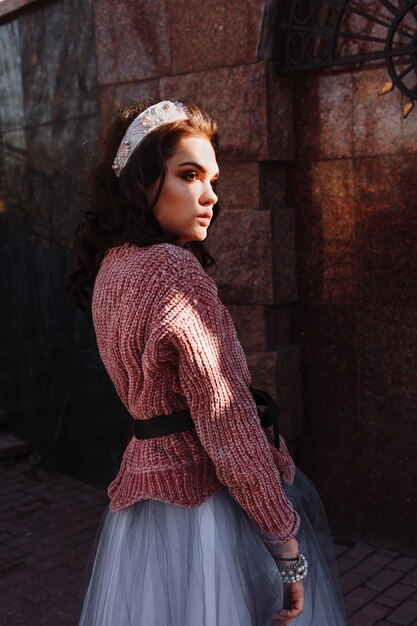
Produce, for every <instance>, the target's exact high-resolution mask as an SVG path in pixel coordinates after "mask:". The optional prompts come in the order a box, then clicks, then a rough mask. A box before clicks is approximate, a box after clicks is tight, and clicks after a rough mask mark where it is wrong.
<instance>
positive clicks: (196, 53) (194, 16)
mask: <svg viewBox="0 0 417 626" xmlns="http://www.w3.org/2000/svg"><path fill="white" fill-rule="evenodd" d="M170 5H171V15H170V18H171V19H170V23H171V41H172V70H173V73H174V74H180V73H185V72H190V71H196V70H203V69H204V70H205V69H209V68H214V67H225V66H227V65H243V64H247V63H253V62H254V61H256V60H257V49H258V41H259V38H260V32H261V26H262V15H263V10H264V5H265V2H264V1H263V0H255V1H253V2H243V3H242V2H239V1H238V0H220V1H219V0H196V1H194V2H193V3H192V6H190V3H189V2H187V1H186V0H175V2H174V1H173V2H171V3H170Z"/></svg>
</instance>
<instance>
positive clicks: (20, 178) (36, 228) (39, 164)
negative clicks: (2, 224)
mask: <svg viewBox="0 0 417 626" xmlns="http://www.w3.org/2000/svg"><path fill="white" fill-rule="evenodd" d="M96 141H97V118H96V116H93V117H87V116H84V117H78V118H74V119H71V120H61V121H58V122H53V123H51V124H43V125H38V126H29V127H27V128H25V129H23V130H16V131H10V132H7V133H3V136H2V143H3V150H4V188H5V197H6V202H7V205H8V207H9V209H10V211H15V212H16V214H18V215H20V216H21V217H22V218H23V219H22V223H21V228H23V229H24V230H25V231H27V229H28V228H29V229H32V233H31V235H33V233H35V234H36V235H37V236H39V237H41V238H42V239H44V240H50V241H54V243H58V244H62V245H66V246H69V244H70V241H71V240H72V237H73V233H74V229H75V226H76V224H77V223H78V221H79V217H80V210H81V209H82V208H83V201H82V199H81V198H80V191H81V190H82V189H83V186H84V184H85V178H84V177H85V173H86V171H87V170H88V168H89V167H90V165H91V163H92V162H94V160H95V158H96V153H97V151H96ZM63 202H64V203H65V210H63ZM15 227H16V228H18V227H19V226H18V225H17V224H16V225H15ZM10 234H11V235H12V236H13V235H16V234H17V233H16V231H15V232H14V233H12V232H11V233H10Z"/></svg>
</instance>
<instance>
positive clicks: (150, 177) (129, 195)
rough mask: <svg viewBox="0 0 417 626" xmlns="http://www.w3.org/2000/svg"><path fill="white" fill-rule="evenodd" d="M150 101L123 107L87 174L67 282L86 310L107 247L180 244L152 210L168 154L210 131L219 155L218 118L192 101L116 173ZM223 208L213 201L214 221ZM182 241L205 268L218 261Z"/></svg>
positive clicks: (198, 243) (201, 246)
mask: <svg viewBox="0 0 417 626" xmlns="http://www.w3.org/2000/svg"><path fill="white" fill-rule="evenodd" d="M148 106H150V103H149V101H140V102H138V103H135V104H133V105H130V106H128V107H125V108H123V109H120V110H119V112H118V114H117V116H116V118H115V119H114V120H113V122H112V123H111V124H110V125H109V126H108V129H107V131H105V133H104V135H103V136H102V137H101V146H100V149H99V154H100V155H101V157H100V158H99V162H98V164H97V165H95V166H94V167H93V168H92V169H91V171H90V174H89V176H88V181H87V182H88V186H87V192H86V193H85V194H84V195H85V197H86V199H87V209H86V210H84V211H83V214H82V215H83V218H82V220H81V222H80V224H79V225H78V226H77V228H76V231H75V237H74V244H73V250H74V257H75V269H74V271H73V272H72V274H71V275H70V277H69V280H68V284H67V286H66V292H67V293H68V294H69V295H70V296H71V298H72V299H73V300H74V301H75V302H76V304H77V305H78V306H79V307H80V308H81V309H84V310H85V309H86V308H87V304H88V302H89V298H90V295H89V287H91V286H92V285H93V283H94V280H95V277H96V275H97V272H98V270H99V267H100V263H101V261H102V259H103V257H104V254H105V252H106V250H108V249H109V248H113V247H115V246H119V245H122V244H124V243H130V244H134V245H136V246H139V247H142V246H149V245H153V244H159V243H172V244H174V245H180V242H179V238H178V237H177V236H176V235H172V234H171V235H168V234H164V232H163V229H162V227H161V226H160V224H159V222H158V221H157V219H156V217H155V216H154V213H153V210H152V209H153V207H154V206H155V205H156V203H157V202H158V199H159V196H160V194H161V191H162V188H163V185H164V183H165V180H166V175H167V169H166V160H167V159H169V158H170V157H171V156H172V155H173V153H174V152H175V147H176V146H177V145H178V143H179V142H180V141H181V140H182V139H183V138H185V137H193V136H202V137H205V138H207V139H208V140H209V141H210V143H211V144H212V146H213V149H214V151H215V154H216V157H217V158H218V153H219V143H218V134H217V124H216V122H215V120H214V119H213V118H212V117H211V116H209V115H208V114H207V113H206V112H204V111H202V110H201V109H200V108H198V107H197V106H195V105H191V104H187V109H188V112H189V115H188V118H187V119H186V120H180V121H177V122H172V123H170V124H165V125H163V126H160V127H159V128H156V129H154V130H153V131H152V132H150V133H149V134H148V135H146V136H145V138H144V139H143V140H142V142H141V143H140V144H139V146H138V147H137V148H136V149H135V150H134V151H133V153H132V155H131V157H130V158H129V161H128V162H127V164H126V165H125V167H124V168H123V169H122V170H121V172H120V176H119V177H117V176H116V175H115V173H114V171H113V169H112V165H113V161H114V158H115V156H116V152H117V150H118V147H119V145H120V142H121V141H122V139H123V136H124V134H125V132H126V130H127V128H128V126H129V125H130V124H131V122H132V121H133V119H134V118H135V117H137V115H139V114H140V113H141V112H142V111H144V110H145V109H146V108H147V107H148ZM158 179H160V183H159V186H158V191H157V193H156V196H155V198H154V200H153V201H152V203H151V204H149V202H148V200H147V195H146V189H147V188H148V187H149V186H150V185H152V184H153V183H155V182H156V181H157V180H158ZM219 212H220V206H219V203H218V202H217V203H216V204H215V205H214V206H213V217H212V220H211V224H213V223H214V222H215V221H216V219H217V217H218V215H219ZM183 247H186V248H188V249H190V251H191V252H192V253H193V254H194V256H195V257H196V258H197V259H198V261H199V262H200V263H201V265H202V266H203V267H204V268H206V267H211V266H215V267H216V262H215V260H214V258H213V257H212V256H211V255H210V253H209V252H208V250H207V248H206V246H205V245H204V243H203V242H202V241H188V242H186V243H185V244H184V245H183Z"/></svg>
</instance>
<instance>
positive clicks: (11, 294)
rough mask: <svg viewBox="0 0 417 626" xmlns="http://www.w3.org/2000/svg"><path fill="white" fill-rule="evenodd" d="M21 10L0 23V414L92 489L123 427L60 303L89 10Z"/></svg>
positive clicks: (93, 109) (91, 61) (30, 6)
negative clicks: (87, 483) (89, 483)
mask: <svg viewBox="0 0 417 626" xmlns="http://www.w3.org/2000/svg"><path fill="white" fill-rule="evenodd" d="M26 4H27V6H25V7H24V8H22V9H21V10H19V11H15V12H13V13H10V14H6V15H3V17H2V18H1V22H0V131H1V134H0V188H1V192H0V193H1V212H0V259H1V265H0V267H1V270H0V287H1V293H2V297H1V299H0V350H1V358H0V408H1V409H2V410H3V411H4V412H5V415H6V418H7V421H8V424H9V426H10V428H12V430H13V431H14V432H16V433H18V434H19V435H21V436H22V437H23V438H25V439H26V440H28V441H29V442H30V443H31V444H32V446H33V447H34V449H35V450H37V451H38V452H39V453H40V455H41V458H42V461H43V462H44V463H46V464H47V465H51V466H54V467H55V468H57V469H59V470H61V471H64V472H70V473H72V474H73V475H74V476H77V477H79V478H83V479H85V480H88V481H90V482H94V483H96V484H102V485H104V484H106V482H107V480H108V479H109V478H110V477H111V476H112V475H113V473H114V471H115V468H116V467H117V463H118V460H119V457H120V454H121V448H122V444H123V443H124V441H123V437H124V436H125V428H126V420H123V416H122V418H121V417H120V413H121V408H120V402H119V400H118V398H117V396H116V394H115V393H114V391H113V388H112V386H111V385H110V383H109V381H108V380H107V375H106V374H105V372H104V370H103V367H102V365H101V363H100V361H99V358H98V356H97V352H96V346H95V339H94V333H93V329H92V325H91V319H90V318H89V316H86V315H83V314H82V313H81V312H78V311H77V310H76V309H75V308H74V306H73V305H72V304H71V302H70V301H69V300H68V298H67V297H66V296H65V294H64V287H65V282H66V279H67V277H68V274H69V272H70V271H71V269H72V253H71V249H70V242H71V238H72V235H73V232H74V228H75V225H76V224H77V222H78V219H79V216H80V212H81V210H82V209H83V208H85V207H84V204H83V197H82V195H81V193H82V191H83V189H84V187H83V185H84V179H83V177H84V174H85V171H86V169H87V167H88V166H89V164H90V160H91V156H92V153H93V151H94V145H95V142H96V137H97V132H98V102H97V86H96V62H95V45H94V37H93V33H94V25H93V7H92V4H91V2H88V1H87V2H86V1H84V0H64V1H62V2H59V1H52V2H33V3H26ZM3 8H4V7H3ZM118 440H120V444H117V441H118ZM115 441H116V443H114V442H115Z"/></svg>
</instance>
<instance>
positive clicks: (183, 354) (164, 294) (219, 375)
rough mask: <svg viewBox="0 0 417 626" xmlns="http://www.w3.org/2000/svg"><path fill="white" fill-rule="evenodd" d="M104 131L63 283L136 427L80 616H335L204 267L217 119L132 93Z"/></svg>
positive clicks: (304, 491) (235, 624)
mask: <svg viewBox="0 0 417 626" xmlns="http://www.w3.org/2000/svg"><path fill="white" fill-rule="evenodd" d="M106 146H107V147H106V151H105V153H104V155H103V158H102V160H101V162H100V164H99V165H98V167H97V168H96V169H95V170H94V172H93V177H92V188H91V193H90V196H89V197H90V205H91V206H90V210H89V211H88V212H86V214H85V217H84V220H83V221H82V223H81V224H80V226H79V227H78V229H77V234H76V241H75V252H76V261H77V269H76V271H75V272H74V273H73V275H72V278H71V281H70V287H69V291H70V292H71V294H72V295H73V296H74V297H75V298H76V299H77V301H78V303H79V304H80V305H81V306H83V305H84V306H85V302H87V298H88V292H87V288H88V286H89V285H92V284H94V289H93V294H92V313H93V321H94V327H95V332H96V337H97V345H98V349H99V352H100V356H101V358H102V360H103V363H104V365H105V367H106V369H107V371H108V373H109V375H110V378H111V380H112V381H113V383H114V385H115V388H116V390H117V392H118V394H119V396H120V398H121V400H122V402H123V403H124V404H125V406H126V407H127V409H128V410H129V412H130V414H131V415H132V428H133V429H134V435H133V436H132V438H131V440H130V442H129V444H128V446H127V448H126V451H125V453H124V456H123V460H122V463H121V467H120V470H119V472H118V474H117V476H116V478H115V479H114V480H113V482H112V483H111V484H110V486H109V490H108V493H109V496H110V505H109V507H108V508H107V509H106V511H105V513H104V515H103V521H102V525H101V528H100V532H99V541H98V545H97V549H96V551H95V558H94V563H93V567H92V571H91V576H89V584H88V588H87V590H86V593H85V597H84V598H83V600H84V601H83V608H82V613H81V617H80V620H79V626H116V625H117V626H168V625H170V626H201V625H204V626H269V625H270V624H271V625H273V624H281V625H283V624H288V623H289V622H291V621H293V620H294V621H293V623H294V624H298V625H305V626H307V624H308V625H311V624H312V625H315V626H339V625H340V626H342V625H345V624H346V622H345V617H344V612H343V607H342V600H341V594H340V591H339V586H338V582H337V580H338V578H337V569H336V563H335V559H334V555H333V552H332V544H331V538H330V534H329V531H328V527H327V524H326V519H325V514H324V511H323V509H322V505H321V503H320V500H319V497H318V495H317V493H316V491H315V490H314V487H313V486H312V485H311V483H310V482H309V481H308V479H307V478H306V477H305V476H304V475H303V474H302V473H301V472H300V471H299V470H298V469H297V470H296V469H295V467H294V463H293V461H292V459H291V457H290V455H289V453H288V450H287V447H286V445H285V441H284V440H283V438H282V437H281V436H280V435H279V433H278V432H277V423H276V417H277V412H278V409H277V407H276V405H275V403H274V401H273V399H272V398H271V397H270V396H269V395H268V394H266V393H265V392H262V390H256V389H254V388H253V387H252V386H251V376H250V373H249V370H248V365H247V361H246V357H245V354H244V352H243V349H242V346H241V344H240V343H239V340H238V337H237V334H236V330H235V327H234V325H233V321H232V318H231V316H230V314H229V312H228V310H227V308H226V307H225V306H224V305H223V304H222V302H221V301H220V299H219V296H218V293H217V288H216V284H215V282H214V281H213V279H212V278H211V277H210V276H209V275H208V274H207V272H206V271H205V269H206V268H209V267H211V266H213V265H214V260H213V258H212V257H211V256H210V254H209V253H208V251H207V249H206V247H205V245H204V243H203V242H204V240H205V238H206V236H207V230H208V228H209V227H210V225H211V224H213V223H214V222H215V221H216V220H217V219H218V217H219V204H218V198H217V194H216V191H215V188H216V180H217V178H218V176H219V165H218V158H217V157H218V138H217V128H216V124H215V122H214V121H213V119H211V118H210V117H209V116H208V115H207V114H206V113H204V112H203V111H201V110H200V109H198V108H197V107H195V106H191V105H190V106H188V107H186V106H184V105H183V104H182V103H179V102H171V101H162V102H158V103H156V104H154V105H152V106H150V107H148V108H146V109H145V106H141V105H140V104H139V105H137V106H132V107H128V108H126V109H123V110H122V111H120V113H119V115H118V116H117V118H116V119H115V121H114V123H113V125H112V127H111V128H110V131H109V134H108V138H107V142H106ZM231 245H233V242H231ZM237 269H238V268H237ZM258 404H259V405H261V406H262V407H264V408H263V410H262V411H261V410H260V409H258V407H257V405H258ZM265 406H266V408H265Z"/></svg>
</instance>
